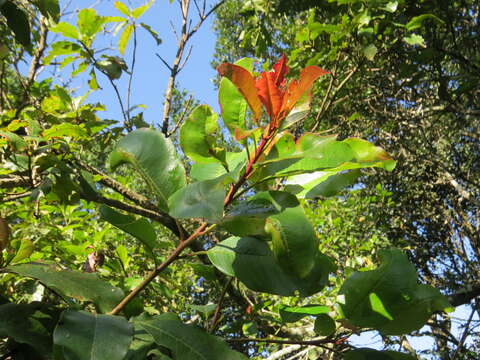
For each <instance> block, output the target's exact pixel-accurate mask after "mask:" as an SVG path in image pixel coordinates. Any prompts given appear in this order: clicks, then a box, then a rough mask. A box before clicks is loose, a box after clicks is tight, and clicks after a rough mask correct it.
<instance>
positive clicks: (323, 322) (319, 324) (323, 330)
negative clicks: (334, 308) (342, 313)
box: [313, 314, 336, 336]
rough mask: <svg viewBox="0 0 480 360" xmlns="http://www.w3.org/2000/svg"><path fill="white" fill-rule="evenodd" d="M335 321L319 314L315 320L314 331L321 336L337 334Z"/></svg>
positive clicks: (326, 315)
mask: <svg viewBox="0 0 480 360" xmlns="http://www.w3.org/2000/svg"><path fill="white" fill-rule="evenodd" d="M335 329H336V326H335V321H334V320H333V319H332V318H331V317H330V316H328V314H319V315H318V316H317V317H316V318H315V323H314V325H313V331H315V333H316V334H318V335H320V336H330V335H332V334H333V333H334V332H335Z"/></svg>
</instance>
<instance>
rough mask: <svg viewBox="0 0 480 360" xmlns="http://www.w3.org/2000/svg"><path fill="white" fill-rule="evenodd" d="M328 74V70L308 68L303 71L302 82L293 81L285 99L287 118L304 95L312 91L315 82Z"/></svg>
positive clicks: (283, 109)
mask: <svg viewBox="0 0 480 360" xmlns="http://www.w3.org/2000/svg"><path fill="white" fill-rule="evenodd" d="M328 73H329V72H328V71H327V70H323V69H320V68H319V67H318V66H308V67H306V68H305V69H303V70H302V73H301V74H300V80H293V81H292V82H291V83H290V84H289V85H288V89H287V93H286V94H285V97H284V99H283V104H282V110H281V111H282V114H283V115H284V116H286V115H287V114H288V113H289V112H290V111H291V110H292V109H293V107H294V106H295V104H296V103H297V101H298V100H299V99H300V98H301V97H302V95H303V94H305V93H306V92H309V91H310V90H311V89H312V86H313V83H314V81H315V80H317V79H318V78H319V77H320V76H322V75H325V74H328Z"/></svg>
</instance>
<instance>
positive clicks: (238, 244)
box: [207, 236, 334, 296]
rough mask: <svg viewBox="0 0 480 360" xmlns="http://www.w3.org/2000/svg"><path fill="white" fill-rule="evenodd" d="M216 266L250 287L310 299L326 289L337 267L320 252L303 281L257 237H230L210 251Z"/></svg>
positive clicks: (210, 257) (208, 253)
mask: <svg viewBox="0 0 480 360" xmlns="http://www.w3.org/2000/svg"><path fill="white" fill-rule="evenodd" d="M207 255H208V258H209V259H210V261H211V262H212V264H213V265H214V266H215V267H216V268H217V269H219V270H220V271H222V272H223V273H225V274H227V275H229V276H235V277H237V278H238V279H239V280H240V281H242V282H243V283H244V284H245V285H246V286H247V287H248V288H250V289H251V290H254V291H259V292H265V293H269V294H275V295H282V296H292V295H295V294H300V295H301V296H310V295H313V294H315V293H316V292H318V291H320V290H321V289H323V287H324V286H325V285H326V283H327V280H328V274H329V272H331V271H333V270H334V266H333V264H332V262H331V260H330V258H328V257H327V256H325V255H322V254H320V253H319V252H318V251H317V253H316V258H315V264H314V267H313V269H312V270H311V271H310V273H309V274H308V275H307V276H306V277H305V278H303V279H300V278H298V277H295V276H293V275H291V274H289V273H287V272H285V271H284V270H283V268H282V267H281V266H280V265H279V264H278V263H277V261H276V259H275V256H274V254H273V252H272V250H270V248H269V247H268V245H267V243H266V242H265V241H262V240H258V239H255V238H253V237H242V238H240V237H236V236H233V237H230V238H228V239H226V240H224V241H222V242H220V243H219V244H217V245H216V246H214V247H213V248H211V249H210V250H208V252H207Z"/></svg>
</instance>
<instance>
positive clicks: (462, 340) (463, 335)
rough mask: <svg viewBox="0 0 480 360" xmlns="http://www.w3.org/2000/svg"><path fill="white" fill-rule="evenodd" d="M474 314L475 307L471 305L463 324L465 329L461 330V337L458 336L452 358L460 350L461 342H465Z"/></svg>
mask: <svg viewBox="0 0 480 360" xmlns="http://www.w3.org/2000/svg"><path fill="white" fill-rule="evenodd" d="M474 314H475V308H474V307H472V312H471V313H470V316H469V317H468V320H467V324H466V325H465V329H464V330H463V334H462V337H461V338H460V342H459V344H458V345H457V348H456V349H455V353H454V354H453V356H452V360H455V359H456V358H457V355H459V354H460V351H461V350H462V347H463V344H465V341H466V340H467V336H468V331H469V327H470V323H471V322H472V319H473V315H474Z"/></svg>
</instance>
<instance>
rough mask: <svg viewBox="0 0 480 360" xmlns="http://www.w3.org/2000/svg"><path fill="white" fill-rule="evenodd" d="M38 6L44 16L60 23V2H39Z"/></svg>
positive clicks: (47, 0) (46, 0)
mask: <svg viewBox="0 0 480 360" xmlns="http://www.w3.org/2000/svg"><path fill="white" fill-rule="evenodd" d="M37 6H38V9H39V10H40V12H41V13H42V15H43V16H45V17H46V18H49V19H52V20H53V21H55V22H56V21H58V19H59V17H60V6H59V5H58V0H37Z"/></svg>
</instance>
